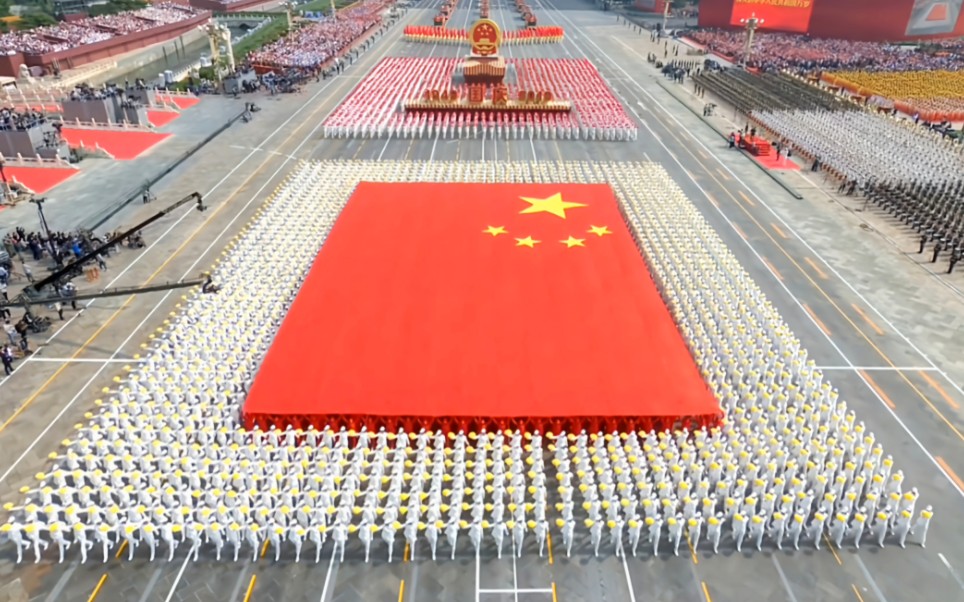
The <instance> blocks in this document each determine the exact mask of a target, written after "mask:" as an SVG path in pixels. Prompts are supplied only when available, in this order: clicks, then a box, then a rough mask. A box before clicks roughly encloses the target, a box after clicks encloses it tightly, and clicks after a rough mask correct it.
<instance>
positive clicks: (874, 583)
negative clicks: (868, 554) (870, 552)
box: [854, 554, 887, 602]
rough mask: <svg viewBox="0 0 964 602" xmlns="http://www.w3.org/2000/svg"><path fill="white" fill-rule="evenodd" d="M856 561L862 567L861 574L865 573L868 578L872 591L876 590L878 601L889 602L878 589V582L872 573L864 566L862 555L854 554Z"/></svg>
mask: <svg viewBox="0 0 964 602" xmlns="http://www.w3.org/2000/svg"><path fill="white" fill-rule="evenodd" d="M854 559H856V561H857V566H859V567H860V570H861V572H863V574H864V577H866V578H867V582H868V583H870V589H872V590H874V595H875V596H877V599H878V600H880V602H887V598H885V597H884V593H883V592H882V591H880V588H879V587H877V582H876V581H874V578H873V576H872V575H871V574H870V571H869V570H867V565H866V564H864V561H863V560H861V558H860V555H859V554H854Z"/></svg>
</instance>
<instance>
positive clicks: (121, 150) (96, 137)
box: [61, 127, 170, 161]
mask: <svg viewBox="0 0 964 602" xmlns="http://www.w3.org/2000/svg"><path fill="white" fill-rule="evenodd" d="M61 133H62V134H63V137H64V140H66V141H67V144H69V145H70V146H71V147H74V148H77V147H81V146H84V147H87V148H95V147H98V146H99V147H100V148H102V149H104V150H105V151H106V152H107V153H108V154H109V155H110V156H112V157H113V158H115V159H120V160H122V161H127V160H130V159H136V158H137V157H139V156H140V155H142V154H143V153H145V152H146V151H147V150H148V149H150V148H151V147H152V146H154V145H155V144H157V143H158V142H161V141H163V140H164V139H166V138H167V137H168V136H170V134H160V133H157V132H149V131H146V130H124V129H108V128H104V129H82V128H66V127H65V128H64V129H63V130H62V132H61Z"/></svg>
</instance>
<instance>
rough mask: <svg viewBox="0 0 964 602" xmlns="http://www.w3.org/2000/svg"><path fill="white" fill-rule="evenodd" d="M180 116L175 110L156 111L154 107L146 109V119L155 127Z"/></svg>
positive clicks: (159, 126)
mask: <svg viewBox="0 0 964 602" xmlns="http://www.w3.org/2000/svg"><path fill="white" fill-rule="evenodd" d="M180 116H181V114H180V113H177V112H175V111H158V110H155V109H148V110H147V120H148V121H150V122H151V125H153V126H154V127H156V128H162V127H164V126H165V125H167V124H169V123H171V122H172V121H174V120H175V119H177V118H178V117H180Z"/></svg>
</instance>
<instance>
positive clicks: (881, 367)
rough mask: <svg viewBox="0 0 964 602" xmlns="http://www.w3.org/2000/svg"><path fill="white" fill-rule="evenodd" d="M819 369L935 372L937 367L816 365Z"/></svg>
mask: <svg viewBox="0 0 964 602" xmlns="http://www.w3.org/2000/svg"><path fill="white" fill-rule="evenodd" d="M816 368H817V370H860V371H865V370H866V371H874V370H877V371H881V370H883V371H892V372H914V371H917V372H934V371H936V370H937V368H934V367H929V368H926V367H925V368H921V367H911V368H905V367H896V366H816Z"/></svg>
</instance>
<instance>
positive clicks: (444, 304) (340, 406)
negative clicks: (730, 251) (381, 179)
mask: <svg viewBox="0 0 964 602" xmlns="http://www.w3.org/2000/svg"><path fill="white" fill-rule="evenodd" d="M556 195H561V196H556ZM526 199H530V200H526ZM560 203H562V204H560ZM568 203H576V204H578V206H577V205H569V206H568V207H567V206H566V204H568ZM594 229H595V231H594ZM503 230H504V232H503ZM530 237H531V238H530ZM570 237H572V238H570ZM530 241H531V242H530ZM720 417H721V411H720V407H719V405H718V403H717V401H716V399H715V398H714V397H713V395H712V393H711V392H710V391H709V389H708V388H707V386H706V385H705V383H704V382H703V379H702V377H701V375H700V373H699V371H698V369H697V367H696V365H695V363H694V362H693V359H692V357H691V356H690V353H689V350H688V348H687V346H686V344H685V342H684V341H683V339H682V336H681V335H680V333H679V331H678V330H677V327H676V324H675V322H674V320H673V318H672V316H671V314H670V313H669V311H668V310H667V308H666V307H665V305H664V304H663V301H662V298H661V297H660V295H659V292H658V291H657V289H656V286H655V284H654V282H653V280H652V279H651V277H650V275H649V271H648V268H647V265H646V263H645V261H644V260H643V259H642V257H641V256H640V253H639V250H638V249H637V247H636V245H635V244H634V242H633V240H632V237H631V236H630V234H629V232H628V230H627V229H626V227H625V226H624V223H623V218H622V215H621V213H620V210H619V207H618V205H617V202H616V199H615V197H614V196H613V193H612V191H611V189H610V188H609V187H608V186H606V185H585V184H554V185H546V184H527V185H515V184H427V183H418V184H383V183H361V184H359V186H358V188H357V189H356V191H355V193H354V194H353V196H352V197H351V199H350V200H349V202H348V204H347V206H346V207H345V209H344V211H343V212H342V214H341V215H340V216H339V218H338V220H337V221H336V223H335V225H334V227H333V229H332V231H331V234H330V235H329V237H328V239H327V242H326V243H325V245H324V247H323V248H322V249H321V251H320V252H319V253H318V255H317V257H316V258H315V261H314V263H313V265H312V268H311V271H310V272H309V274H308V275H307V277H306V279H305V282H304V284H303V285H302V288H301V291H300V293H299V295H298V297H297V298H296V299H295V301H294V303H293V304H292V306H291V309H290V311H289V313H288V315H287V316H286V318H285V319H284V322H283V323H282V325H281V327H280V330H279V332H278V334H277V337H276V338H275V341H274V343H273V344H272V346H271V347H270V349H269V350H268V353H267V356H266V357H265V360H264V362H263V364H262V366H261V369H260V371H259V373H258V375H257V377H256V378H255V381H254V383H253V385H252V388H251V390H250V393H249V395H248V398H247V400H246V402H245V404H244V408H243V420H244V423H245V425H246V426H248V427H249V428H250V427H252V426H254V425H255V424H257V425H260V426H261V427H262V428H265V427H267V426H268V425H272V424H274V425H277V426H280V427H284V426H287V425H289V424H290V425H293V426H296V427H300V428H307V426H308V425H314V426H315V427H317V428H322V427H324V426H326V425H330V426H332V427H340V426H346V427H349V428H356V429H357V428H360V427H361V426H362V425H365V426H367V427H368V428H369V429H375V428H378V427H382V426H384V427H386V428H388V429H392V430H394V429H397V428H405V429H415V430H417V429H418V428H430V429H435V428H441V429H444V430H453V429H463V430H480V429H482V428H486V429H489V430H493V429H498V428H514V429H516V428H525V429H529V430H532V429H540V430H543V431H553V432H559V431H561V430H563V429H565V430H567V431H570V432H572V431H575V430H578V429H583V428H585V429H587V430H593V431H596V430H599V429H604V430H607V431H610V430H615V429H619V430H630V429H632V430H636V429H643V430H648V429H651V428H656V429H663V428H672V427H674V426H675V425H677V424H679V423H680V422H681V421H682V422H684V423H685V424H687V425H692V424H702V425H706V424H713V423H715V422H716V421H717V420H718V419H719V418H720Z"/></svg>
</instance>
